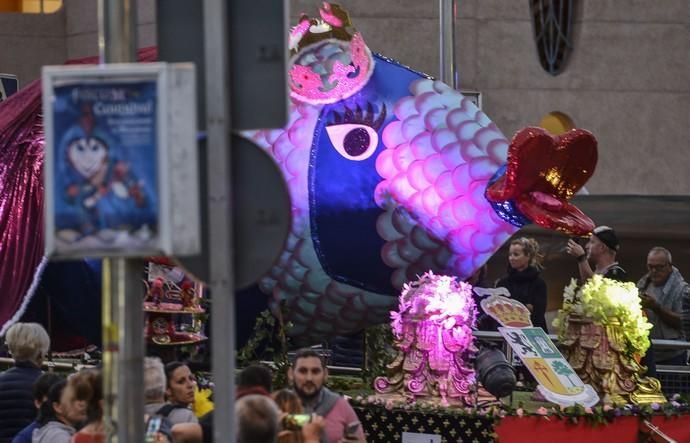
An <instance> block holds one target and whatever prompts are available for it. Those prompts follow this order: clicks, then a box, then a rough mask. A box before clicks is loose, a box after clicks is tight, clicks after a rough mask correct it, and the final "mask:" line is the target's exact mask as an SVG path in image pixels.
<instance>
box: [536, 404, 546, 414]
mask: <svg viewBox="0 0 690 443" xmlns="http://www.w3.org/2000/svg"><path fill="white" fill-rule="evenodd" d="M537 414H539V415H548V414H549V410H548V409H546V408H545V407H543V406H540V407H539V409H537Z"/></svg>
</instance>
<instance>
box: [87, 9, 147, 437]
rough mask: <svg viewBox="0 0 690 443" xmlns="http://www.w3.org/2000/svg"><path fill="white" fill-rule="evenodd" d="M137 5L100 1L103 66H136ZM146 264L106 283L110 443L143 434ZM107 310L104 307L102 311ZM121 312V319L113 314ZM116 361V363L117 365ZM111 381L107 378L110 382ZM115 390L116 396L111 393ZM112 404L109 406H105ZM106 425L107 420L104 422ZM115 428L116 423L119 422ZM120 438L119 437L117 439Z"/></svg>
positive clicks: (130, 265) (125, 265)
mask: <svg viewBox="0 0 690 443" xmlns="http://www.w3.org/2000/svg"><path fill="white" fill-rule="evenodd" d="M136 5H137V4H136V0H99V2H98V19H99V33H98V49H99V55H100V60H101V63H133V62H136V61H137V15H136V14H137V12H136ZM143 269H144V263H143V261H141V260H138V259H124V258H117V259H112V260H111V269H110V272H109V274H110V277H111V278H110V281H104V287H105V286H108V285H109V288H108V289H106V290H109V291H112V292H111V297H110V301H109V303H108V306H109V308H107V309H110V315H111V316H112V317H113V318H112V319H114V320H115V321H114V322H112V323H110V324H109V325H108V329H107V330H106V329H105V326H104V332H103V333H104V335H106V334H107V335H108V337H107V338H108V340H114V338H115V336H114V334H117V339H118V343H119V346H118V347H117V348H116V349H115V348H113V347H112V343H111V348H112V349H111V351H112V352H111V353H110V359H109V360H110V361H104V363H106V364H108V367H105V366H104V384H105V387H106V389H111V392H110V401H111V403H110V407H111V409H110V411H109V412H110V413H111V414H112V413H113V412H114V411H115V410H117V419H118V420H119V424H120V425H119V426H117V428H116V429H114V430H113V431H112V433H111V434H110V435H107V434H106V441H118V442H120V443H138V442H140V441H141V440H142V438H143V435H144V420H143V417H144V394H143V390H142V389H141V387H142V386H143V384H144V383H143V382H144V374H143V367H144V366H143V361H144V333H143V332H144V313H143V310H142V306H141V301H142V289H141V284H140V278H141V273H142V272H143ZM104 309H106V308H104ZM115 312H117V315H114V313H115ZM116 362H117V363H116ZM106 376H107V378H106ZM113 388H114V389H115V390H114V391H113V390H112V389H113ZM104 403H106V404H107V403H108V402H104ZM104 420H105V421H106V423H107V422H108V420H109V417H107V416H106V417H105V419H104ZM115 423H117V422H115ZM115 433H117V438H114V437H115V435H114V434H115Z"/></svg>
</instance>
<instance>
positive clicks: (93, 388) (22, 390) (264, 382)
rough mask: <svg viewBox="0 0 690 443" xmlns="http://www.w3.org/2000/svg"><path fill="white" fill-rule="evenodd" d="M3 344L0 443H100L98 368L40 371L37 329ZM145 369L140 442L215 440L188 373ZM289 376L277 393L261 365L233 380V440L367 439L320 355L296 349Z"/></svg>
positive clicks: (24, 326) (14, 333) (149, 361)
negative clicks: (7, 356) (8, 358)
mask: <svg viewBox="0 0 690 443" xmlns="http://www.w3.org/2000/svg"><path fill="white" fill-rule="evenodd" d="M5 340H6V344H7V346H8V348H9V351H10V353H11V355H12V357H13V358H14V359H15V365H14V366H13V367H12V368H10V369H8V370H7V371H5V372H3V373H1V374H0V443H102V442H103V441H105V423H104V415H103V407H104V397H103V378H102V372H101V370H100V369H98V368H90V369H83V370H81V371H78V372H76V373H73V374H70V375H69V376H67V377H62V376H60V375H58V374H55V373H53V372H45V373H44V372H43V371H42V370H41V365H42V363H43V359H44V357H45V356H46V354H47V352H48V349H49V348H50V339H49V337H48V334H47V333H46V331H45V329H44V328H43V327H42V326H41V325H40V324H37V323H16V324H15V325H13V326H12V327H11V328H10V329H9V330H8V332H7V334H6V336H5ZM143 371H144V401H145V404H144V413H145V414H144V417H142V420H145V421H146V423H147V426H146V428H147V440H145V441H147V442H148V441H150V442H153V443H171V442H175V443H202V442H203V443H205V442H211V441H213V440H212V439H213V420H214V415H215V414H214V412H213V411H211V412H209V413H207V414H205V415H203V416H202V417H200V418H197V417H196V416H195V414H194V412H193V411H192V409H191V405H192V403H193V402H194V399H195V378H194V375H193V374H192V372H191V371H190V368H189V367H188V366H187V365H185V364H184V363H181V362H176V361H174V362H169V363H167V364H165V365H164V364H163V362H162V361H161V360H160V359H159V358H157V357H146V358H145V359H144V366H143ZM287 375H288V379H289V380H290V388H289V389H281V390H277V391H275V392H273V391H272V373H271V371H270V369H269V368H267V367H265V366H261V365H252V366H249V367H247V368H245V369H243V370H242V372H241V373H240V374H239V375H238V378H237V389H236V402H235V421H236V432H237V435H236V441H237V442H239V443H249V442H251V443H262V442H266V443H269V442H271V443H272V442H276V441H278V442H280V443H293V442H294V443H297V442H305V443H319V442H328V443H347V442H349V443H356V442H363V441H365V440H364V431H363V429H362V427H361V425H360V423H359V420H358V418H357V415H356V414H355V412H354V410H353V409H352V407H351V406H350V404H349V403H348V402H347V401H346V400H345V399H344V398H343V397H342V396H340V395H339V394H336V393H334V392H332V391H331V390H329V389H328V388H327V387H326V386H325V385H326V382H327V380H328V369H327V367H326V364H325V362H324V360H323V358H322V357H321V355H320V354H318V353H317V352H316V351H314V350H312V349H303V350H301V351H298V352H297V354H296V356H295V358H294V361H293V363H292V365H291V367H290V368H289V371H288V374H287ZM142 441H144V438H143V437H142Z"/></svg>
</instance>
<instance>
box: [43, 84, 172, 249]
mask: <svg viewBox="0 0 690 443" xmlns="http://www.w3.org/2000/svg"><path fill="white" fill-rule="evenodd" d="M50 109H51V110H52V116H51V117H52V122H53V124H52V131H53V133H52V140H53V141H54V148H53V149H54V151H53V152H54V154H53V158H54V161H53V162H52V167H53V170H52V171H51V172H52V182H49V183H48V186H52V187H53V203H52V204H53V206H54V207H53V208H52V209H53V211H52V216H53V223H54V227H55V228H54V239H52V241H53V242H54V245H55V252H56V253H57V254H65V255H80V254H83V253H89V252H94V251H97V252H99V253H108V252H113V253H115V254H118V253H122V252H123V251H126V255H136V251H141V252H142V253H143V252H147V251H151V250H153V249H155V245H156V243H157V241H158V232H159V206H158V201H159V189H158V177H157V171H156V168H157V160H158V159H157V149H158V148H157V143H158V140H157V137H158V136H157V121H158V112H159V109H158V108H157V88H156V81H155V79H150V80H147V79H139V80H132V81H126V80H120V79H118V80H112V81H110V82H98V83H96V82H83V81H82V82H80V81H74V82H72V83H69V82H68V83H67V84H56V85H55V87H54V95H53V100H52V103H51V106H50ZM48 213H49V214H50V211H48Z"/></svg>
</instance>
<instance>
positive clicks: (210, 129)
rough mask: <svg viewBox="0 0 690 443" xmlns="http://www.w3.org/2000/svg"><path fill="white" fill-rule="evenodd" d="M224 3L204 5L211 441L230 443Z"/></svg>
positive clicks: (231, 309)
mask: <svg viewBox="0 0 690 443" xmlns="http://www.w3.org/2000/svg"><path fill="white" fill-rule="evenodd" d="M226 20H227V1H226V0H204V43H205V44H204V48H205V59H206V131H207V134H208V139H207V153H208V155H207V165H208V166H207V173H206V174H207V175H206V177H207V186H208V193H207V195H208V197H207V198H208V220H207V223H208V233H209V242H208V244H209V251H208V254H209V262H210V263H209V267H210V269H209V271H210V278H209V288H210V291H211V300H212V309H211V333H212V339H211V364H212V370H213V380H214V383H215V390H214V393H213V400H214V403H215V412H214V423H213V435H214V437H213V441H215V442H216V443H221V442H223V443H225V442H232V441H235V426H234V421H235V420H234V419H235V411H234V398H235V275H234V259H233V255H234V249H233V248H234V245H233V228H232V214H233V212H232V211H233V208H232V194H231V190H230V183H231V171H232V168H231V165H232V155H231V150H230V148H231V147H230V131H231V125H230V105H229V104H230V93H229V90H230V84H229V83H230V82H229V75H228V69H229V53H228V51H229V45H228V30H227V24H226V23H227V22H226Z"/></svg>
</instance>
